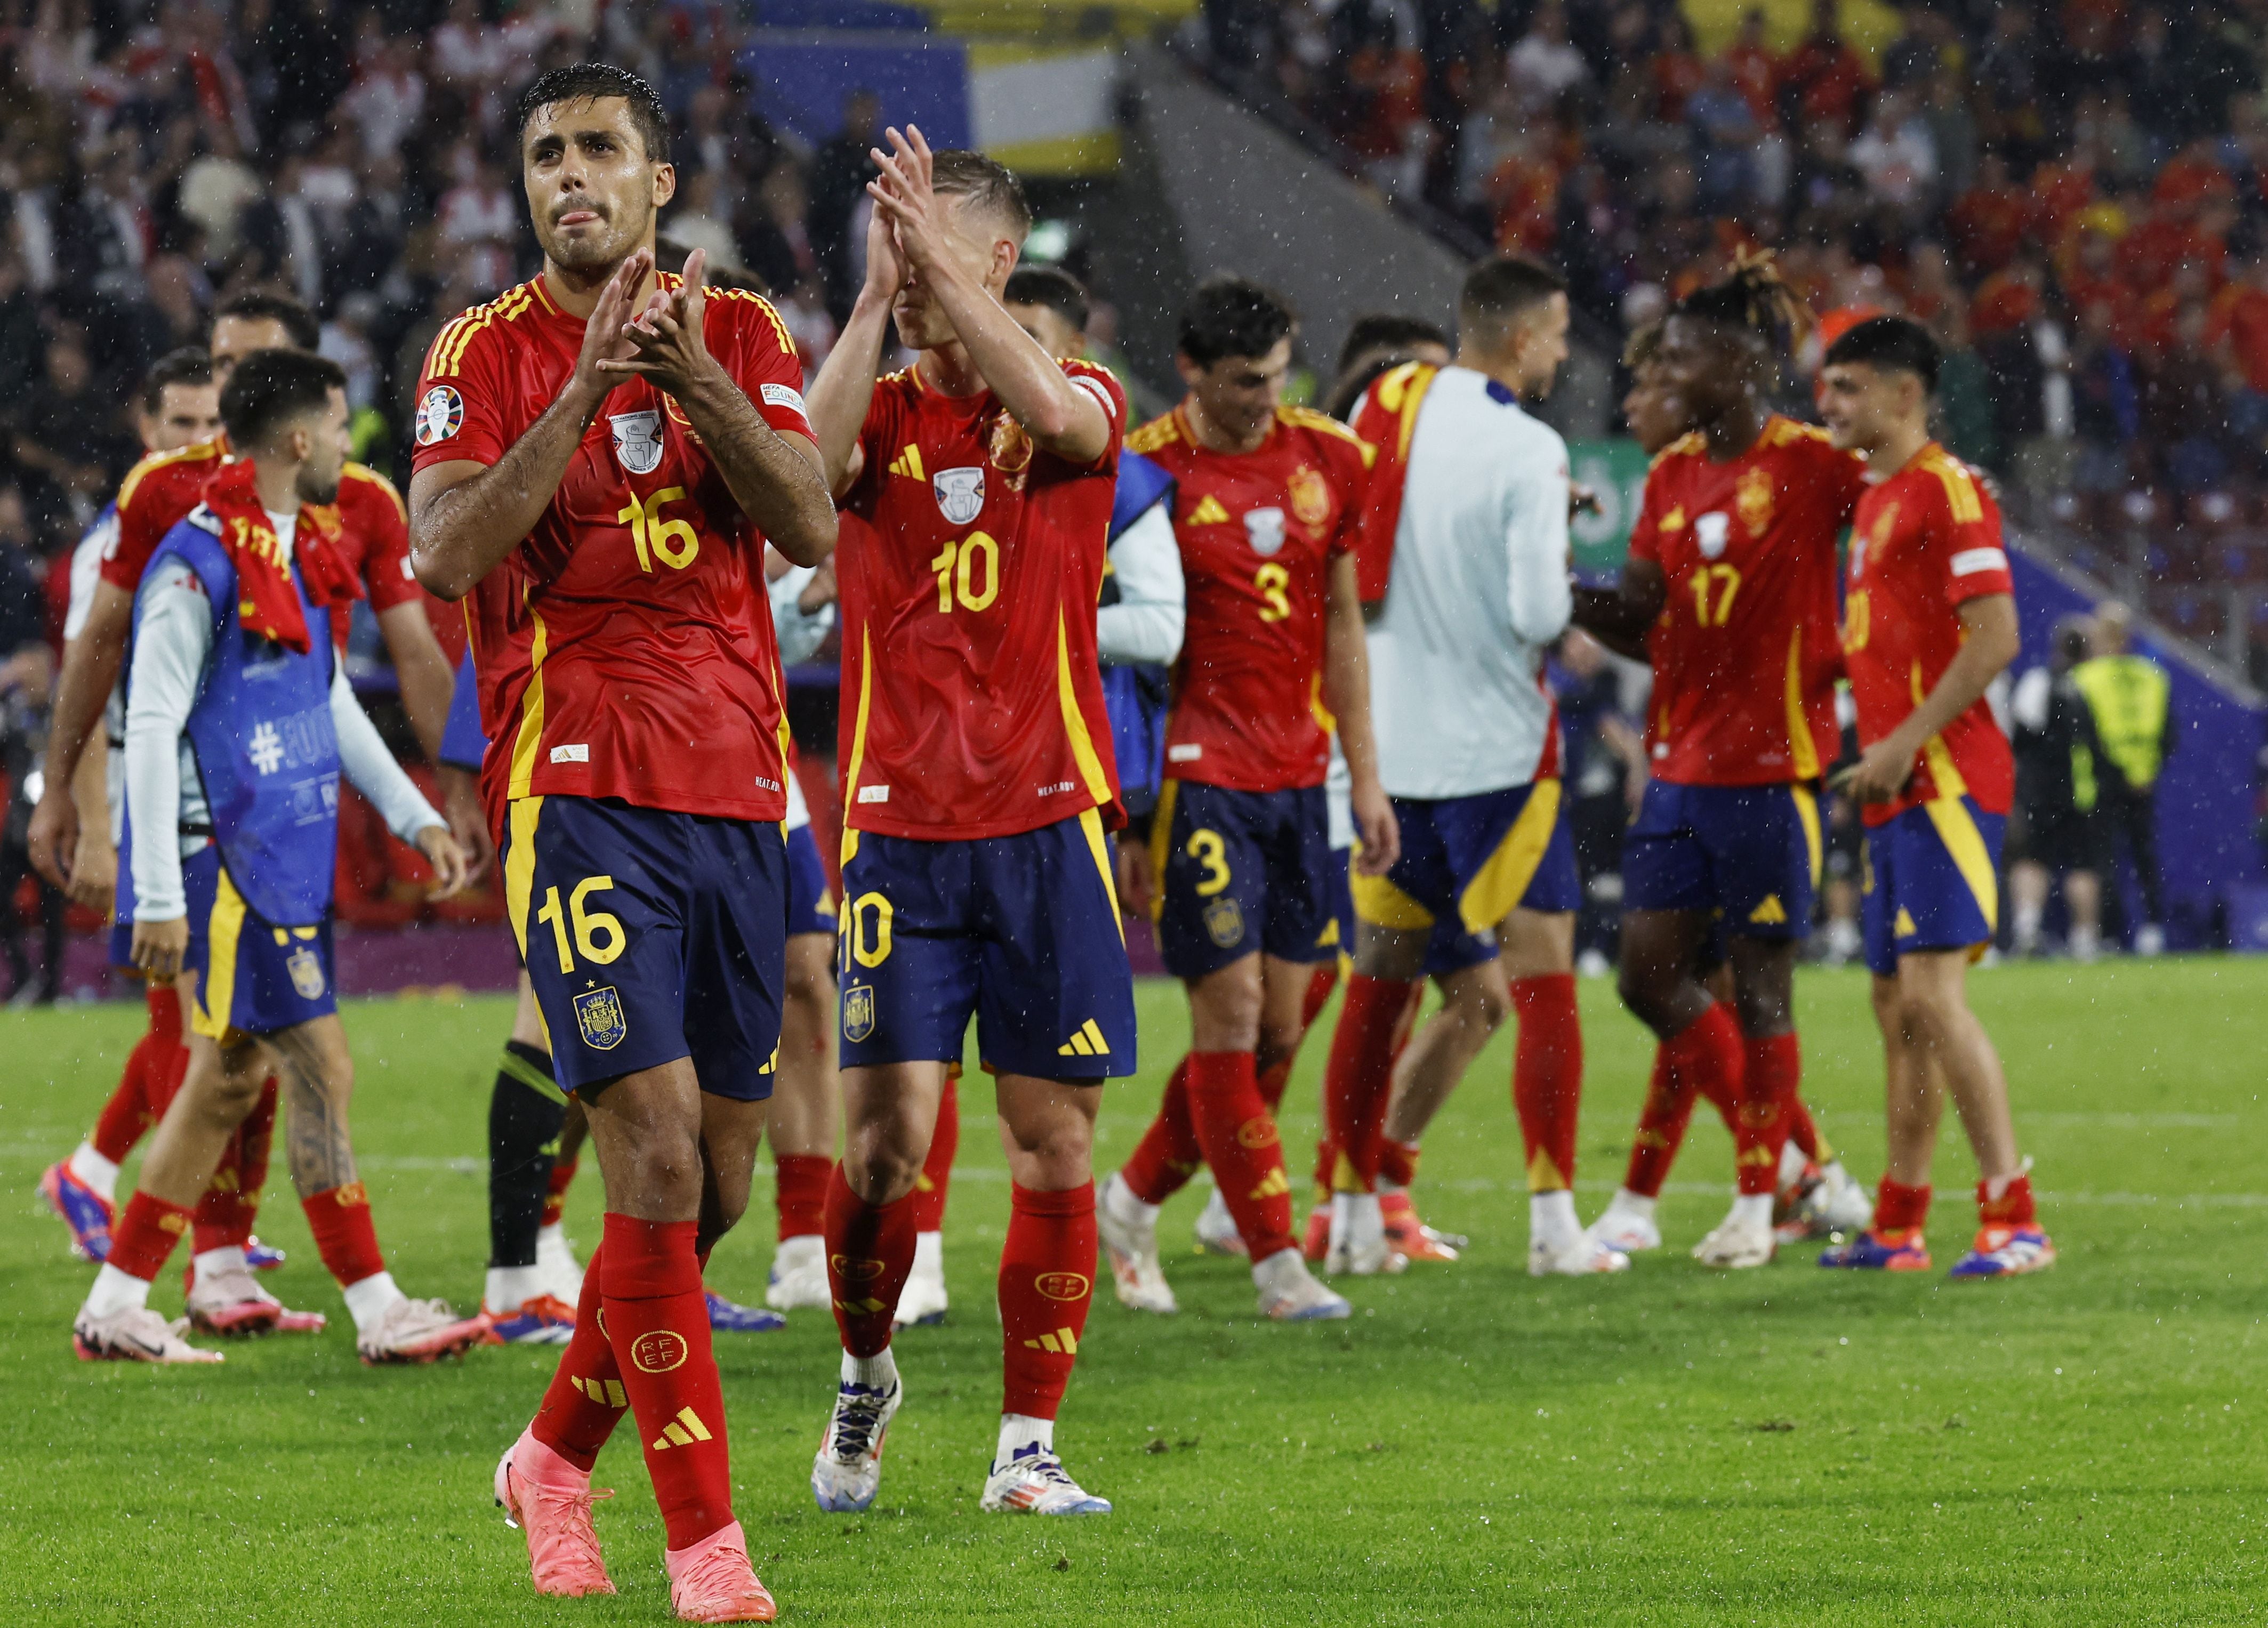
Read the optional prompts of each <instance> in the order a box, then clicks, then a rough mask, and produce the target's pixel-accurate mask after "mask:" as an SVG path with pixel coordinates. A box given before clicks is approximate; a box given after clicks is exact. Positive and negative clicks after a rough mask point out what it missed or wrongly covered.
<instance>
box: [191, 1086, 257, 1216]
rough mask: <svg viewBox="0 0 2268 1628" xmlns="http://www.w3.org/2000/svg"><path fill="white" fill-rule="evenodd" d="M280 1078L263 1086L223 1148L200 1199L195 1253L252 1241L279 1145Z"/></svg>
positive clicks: (198, 1200) (198, 1202)
mask: <svg viewBox="0 0 2268 1628" xmlns="http://www.w3.org/2000/svg"><path fill="white" fill-rule="evenodd" d="M275 1145H276V1077H275V1076H274V1075H273V1074H270V1075H269V1077H268V1078H267V1079H266V1080H265V1081H263V1082H262V1083H261V1087H260V1100H259V1101H257V1102H254V1104H253V1105H252V1112H251V1113H250V1114H248V1115H247V1116H245V1120H244V1123H242V1124H240V1125H239V1126H237V1128H236V1133H235V1134H234V1135H233V1136H232V1137H230V1138H228V1143H227V1145H225V1147H223V1148H222V1149H221V1155H220V1166H219V1168H217V1169H216V1170H215V1171H214V1172H213V1178H212V1180H211V1181H210V1182H207V1183H206V1185H205V1190H204V1192H203V1196H201V1197H199V1198H198V1199H197V1225H196V1251H197V1253H198V1254H199V1255H204V1254H207V1253H209V1252H210V1251H211V1250H214V1249H227V1248H229V1247H230V1246H232V1245H234V1246H235V1247H237V1248H239V1249H241V1248H242V1247H243V1246H244V1245H245V1244H246V1243H247V1242H248V1241H250V1240H251V1237H252V1224H253V1221H254V1219H255V1218H256V1217H257V1216H258V1215H259V1213H260V1190H261V1188H263V1187H265V1186H266V1185H267V1184H268V1154H269V1150H270V1149H271V1148H273V1147H274V1146H275Z"/></svg>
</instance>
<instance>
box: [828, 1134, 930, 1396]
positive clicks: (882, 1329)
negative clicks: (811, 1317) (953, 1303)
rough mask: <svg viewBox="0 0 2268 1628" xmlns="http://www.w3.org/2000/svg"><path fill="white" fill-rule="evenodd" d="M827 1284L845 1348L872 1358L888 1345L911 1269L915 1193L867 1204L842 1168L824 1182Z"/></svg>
mask: <svg viewBox="0 0 2268 1628" xmlns="http://www.w3.org/2000/svg"><path fill="white" fill-rule="evenodd" d="M826 1233H827V1286H828V1289H829V1290H830V1291H831V1292H832V1293H833V1294H834V1297H835V1326H836V1328H837V1329H839V1330H842V1333H843V1350H845V1351H847V1352H850V1353H851V1355H852V1356H854V1357H872V1356H875V1355H877V1354H878V1353H880V1352H884V1351H887V1350H888V1349H889V1345H890V1314H891V1313H892V1312H894V1311H895V1310H897V1308H898V1293H899V1291H901V1290H902V1289H903V1288H904V1287H905V1286H906V1274H907V1273H909V1272H910V1271H913V1269H914V1195H913V1194H911V1193H908V1194H907V1195H906V1196H905V1197H902V1198H901V1199H899V1200H897V1202H895V1204H868V1203H867V1202H866V1201H865V1199H863V1198H861V1197H858V1194H856V1193H854V1192H852V1191H851V1183H850V1182H847V1181H845V1180H844V1179H843V1167H842V1166H841V1165H837V1166H836V1167H835V1172H834V1174H833V1175H831V1176H830V1177H829V1178H828V1183H827V1216H826Z"/></svg>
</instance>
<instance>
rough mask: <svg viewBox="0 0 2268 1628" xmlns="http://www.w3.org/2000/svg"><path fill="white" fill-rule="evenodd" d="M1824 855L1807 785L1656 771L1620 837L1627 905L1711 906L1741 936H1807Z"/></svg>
mask: <svg viewBox="0 0 2268 1628" xmlns="http://www.w3.org/2000/svg"><path fill="white" fill-rule="evenodd" d="M1819 860H1820V849H1819V802H1818V799H1816V798H1815V797H1814V796H1813V795H1812V792H1811V788H1810V787H1808V786H1803V785H1671V784H1670V783H1669V782H1668V781H1666V780H1649V781H1647V782H1646V800H1645V801H1644V802H1643V803H1641V804H1639V806H1638V818H1637V820H1635V821H1632V822H1631V828H1630V829H1629V831H1628V832H1627V833H1625V834H1624V837H1623V908H1624V910H1709V911H1714V912H1717V913H1719V917H1720V918H1721V919H1722V921H1723V922H1724V924H1725V931H1726V932H1727V933H1730V934H1731V935H1733V936H1734V937H1735V938H1749V939H1800V938H1804V937H1806V936H1808V934H1809V933H1810V932H1811V906H1812V899H1813V897H1814V895H1815V894H1816V892H1817V890H1818V888H1819Z"/></svg>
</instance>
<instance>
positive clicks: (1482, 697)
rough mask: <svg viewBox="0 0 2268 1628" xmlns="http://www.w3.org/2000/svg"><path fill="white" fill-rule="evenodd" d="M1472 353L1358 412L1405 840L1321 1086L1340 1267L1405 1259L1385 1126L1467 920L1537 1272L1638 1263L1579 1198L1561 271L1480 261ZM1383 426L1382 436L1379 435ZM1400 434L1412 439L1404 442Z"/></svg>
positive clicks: (1467, 981)
mask: <svg viewBox="0 0 2268 1628" xmlns="http://www.w3.org/2000/svg"><path fill="white" fill-rule="evenodd" d="M1458 324H1459V329H1460V333H1459V342H1460V343H1459V348H1458V353H1457V361H1456V362H1455V363H1454V365H1451V366H1448V367H1446V368H1442V369H1440V371H1439V372H1434V371H1432V370H1430V369H1425V368H1412V369H1410V370H1407V371H1404V370H1402V369H1396V370H1395V371H1394V372H1389V373H1388V374H1387V375H1385V376H1384V377H1383V378H1382V379H1380V380H1379V382H1378V384H1377V385H1376V386H1374V387H1373V392H1372V397H1371V399H1370V401H1366V404H1365V406H1364V407H1363V408H1361V409H1359V410H1358V412H1357V414H1356V422H1357V425H1358V427H1360V426H1361V425H1362V424H1365V423H1366V422H1368V417H1367V416H1369V415H1371V414H1372V413H1373V406H1374V407H1375V409H1376V412H1377V414H1378V415H1379V416H1388V415H1390V416H1392V417H1393V419H1394V420H1395V422H1394V423H1393V424H1392V425H1391V426H1390V432H1389V431H1388V430H1381V435H1382V436H1384V437H1385V439H1383V440H1377V441H1373V445H1375V446H1379V447H1380V450H1381V460H1380V464H1379V469H1378V471H1377V472H1376V473H1374V474H1373V481H1372V496H1371V504H1370V509H1369V512H1368V514H1367V516H1366V521H1365V525H1366V535H1365V539H1364V549H1365V558H1364V559H1363V561H1362V562H1361V563H1360V565H1359V577H1360V578H1362V581H1361V585H1360V586H1361V591H1362V592H1363V593H1366V595H1374V594H1377V593H1381V592H1382V593H1383V595H1384V600H1385V604H1384V607H1383V608H1382V610H1381V612H1380V614H1379V615H1378V617H1377V619H1376V622H1375V623H1374V625H1373V630H1372V634H1371V641H1370V649H1371V659H1372V677H1373V689H1372V704H1373V714H1374V717H1375V718H1376V720H1377V726H1378V735H1379V776H1380V778H1381V781H1382V782H1383V783H1384V785H1385V789H1386V791H1387V792H1388V793H1389V794H1390V795H1391V796H1392V798H1393V799H1394V813H1395V819H1396V821H1397V822H1398V824H1399V827H1400V835H1401V855H1400V857H1399V858H1398V859H1397V860H1396V861H1395V865H1394V866H1393V867H1392V868H1391V869H1389V870H1388V872H1387V873H1385V874H1384V875H1381V876H1372V875H1366V874H1365V873H1363V872H1362V870H1361V869H1360V868H1359V867H1358V869H1357V870H1356V873H1355V874H1354V877H1353V879H1352V891H1353V895H1354V915H1355V921H1356V929H1355V950H1354V973H1353V976H1351V978H1350V979H1349V980H1348V983H1347V994H1346V1003H1345V1006H1344V1007H1343V1008H1342V1010H1341V1012H1340V1014H1339V1024H1338V1029H1337V1033H1336V1034H1334V1035H1333V1036H1332V1039H1331V1056H1330V1064H1329V1069H1328V1071H1327V1073H1326V1076H1325V1080H1324V1105H1325V1109H1326V1114H1327V1117H1328V1121H1329V1126H1330V1131H1331V1135H1332V1137H1333V1138H1334V1140H1335V1141H1336V1142H1337V1145H1338V1147H1339V1149H1340V1150H1341V1152H1340V1158H1339V1164H1338V1168H1337V1172H1336V1173H1335V1179H1334V1182H1333V1186H1334V1188H1335V1189H1336V1191H1335V1192H1334V1194H1333V1197H1332V1204H1331V1229H1330V1240H1329V1256H1328V1258H1327V1261H1326V1265H1327V1267H1329V1268H1330V1269H1333V1270H1337V1271H1352V1272H1356V1273H1365V1272H1375V1271H1386V1270H1398V1269H1399V1267H1400V1265H1401V1264H1403V1263H1404V1262H1403V1256H1400V1255H1399V1254H1397V1253H1396V1252H1395V1251H1394V1250H1393V1249H1391V1248H1390V1246H1389V1245H1388V1242H1387V1241H1386V1237H1385V1233H1384V1223H1383V1219H1382V1218H1381V1212H1380V1205H1379V1200H1378V1196H1377V1192H1376V1182H1377V1175H1378V1167H1377V1158H1378V1154H1377V1151H1376V1146H1377V1138H1376V1137H1375V1136H1374V1135H1373V1134H1372V1133H1371V1132H1370V1131H1369V1129H1368V1128H1369V1127H1370V1126H1371V1125H1373V1124H1374V1123H1376V1116H1377V1115H1378V1114H1379V1113H1380V1112H1381V1109H1380V1104H1381V1102H1382V1101H1383V1100H1384V1099H1385V1096H1386V1094H1387V1092H1388V1087H1389V1084H1390V1078H1391V1067H1392V1060H1393V1055H1394V1045H1395V1035H1396V1032H1397V1030H1398V1029H1399V1028H1401V1026H1402V1022H1403V1013H1404V1011H1405V1010H1406V1008H1407V1007H1408V1006H1409V1002H1410V993H1411V991H1413V990H1414V989H1415V988H1416V987H1417V985H1418V982H1419V981H1420V979H1421V978H1422V977H1423V976H1424V974H1425V959H1426V954H1427V949H1428V943H1429V940H1430V939H1432V935H1433V934H1434V932H1435V931H1436V929H1437V928H1438V927H1440V925H1441V924H1445V923H1447V924H1454V926H1455V927H1456V928H1457V929H1458V930H1459V931H1462V932H1467V933H1470V934H1472V935H1474V937H1475V939H1476V940H1477V941H1479V942H1482V943H1484V944H1488V943H1492V946H1493V947H1494V949H1495V952H1496V953H1495V954H1493V955H1491V956H1490V957H1488V959H1486V960H1485V961H1481V962H1480V963H1478V964H1476V965H1473V966H1469V967H1465V968H1462V969H1460V970H1458V971H1456V972H1454V973H1453V974H1451V975H1450V976H1448V977H1447V978H1446V979H1444V980H1443V985H1444V988H1445V990H1446V991H1447V992H1448V998H1450V999H1452V1000H1467V1001H1469V1002H1470V1003H1471V1005H1472V1006H1473V1008H1474V1010H1475V1011H1476V1013H1478V1014H1479V1016H1480V1017H1481V1019H1482V1020H1487V1019H1489V1018H1491V1017H1493V1018H1494V1019H1495V1020H1498V1021H1500V1020H1501V1019H1502V1016H1503V1014H1504V1013H1505V1012H1506V1011H1508V1010H1517V1011H1518V1013H1519V1014H1520V1045H1519V1050H1518V1053H1517V1059H1516V1062H1515V1064H1514V1068H1513V1100H1514V1101H1515V1103H1516V1104H1517V1106H1518V1108H1519V1110H1520V1117H1521V1135H1522V1138H1523V1140H1524V1141H1525V1142H1526V1143H1527V1160H1528V1185H1529V1190H1530V1199H1529V1206H1528V1214H1529V1246H1528V1270H1529V1271H1532V1272H1535V1273H1538V1274H1542V1273H1546V1272H1568V1273H1577V1272H1592V1271H1617V1270H1620V1269H1621V1268H1622V1267H1623V1266H1624V1265H1625V1264H1627V1263H1626V1262H1625V1260H1624V1257H1622V1256H1618V1255H1616V1253H1615V1252H1614V1251H1613V1250H1611V1249H1606V1248H1604V1247H1603V1246H1601V1245H1596V1244H1594V1243H1593V1242H1592V1241H1590V1240H1589V1239H1587V1237H1586V1236H1585V1235H1584V1234H1583V1230H1582V1226H1581V1223H1580V1222H1579V1221H1578V1220H1577V1219H1575V1204H1574V1196H1573V1194H1572V1191H1571V1190H1570V1189H1571V1188H1572V1185H1573V1177H1574V1163H1575V1123H1576V1113H1577V1109H1578V1104H1579V1101H1580V1095H1581V1089H1582V1066H1583V1064H1582V1057H1583V1050H1582V1047H1583V1042H1582V1031H1581V1028H1580V1023H1579V1021H1578V1019H1577V1017H1576V1012H1575V976H1574V934H1575V909H1576V906H1577V904H1578V903H1579V902H1580V890H1579V886H1578V883H1577V880H1576V876H1575V856H1574V845H1573V843H1572V839H1571V838H1570V836H1569V835H1568V831H1567V827H1566V822H1565V820H1564V819H1563V818H1562V816H1561V810H1560V806H1559V804H1560V799H1559V780H1558V771H1559V738H1558V736H1559V732H1558V721H1557V717H1556V716H1555V714H1554V712H1553V710H1552V706H1551V701H1550V696H1548V695H1547V694H1546V693H1545V691H1544V689H1543V652H1544V650H1545V648H1546V647H1547V646H1549V645H1550V644H1551V642H1552V641H1553V640H1555V639H1557V637H1559V635H1560V633H1561V632H1562V631H1563V630H1565V627H1566V625H1567V613H1568V606H1569V598H1568V593H1569V590H1568V583H1567V558H1568V541H1567V503H1568V495H1569V483H1568V472H1567V449H1566V446H1565V444H1564V443H1563V442H1562V441H1561V440H1560V438H1559V437H1558V436H1557V433H1555V432H1554V431H1551V430H1550V428H1548V427H1547V426H1545V425H1544V424H1541V423H1540V422H1538V421H1537V420H1535V418H1532V417H1530V416H1528V414H1527V413H1526V412H1525V411H1523V410H1522V409H1521V406H1520V397H1521V394H1523V393H1529V394H1534V393H1540V392H1543V391H1544V390H1548V389H1549V388H1550V385H1551V382H1552V380H1553V379H1554V378H1555V377H1556V376H1557V372H1558V368H1559V364H1560V363H1561V362H1562V361H1564V360H1565V358H1566V355H1567V297H1566V292H1565V284H1564V283H1563V282H1562V280H1561V279H1560V277H1559V276H1558V275H1557V273H1556V272H1553V271H1551V270H1550V269H1546V268H1544V267H1543V266H1540V265H1537V264H1535V262H1531V261H1527V260H1521V259H1517V258H1513V257H1499V258H1496V259H1493V260H1489V261H1486V262H1483V263H1482V264H1480V265H1479V266H1477V267H1476V268H1475V269H1473V271H1472V272H1471V274H1470V275H1469V276H1467V278H1466V279H1465V284H1464V288H1463V291H1462V295H1461V297H1460V299H1459V302H1458ZM1365 438H1366V439H1370V438H1369V437H1367V436H1366V437H1365ZM1388 448H1391V449H1392V451H1391V452H1389V451H1388Z"/></svg>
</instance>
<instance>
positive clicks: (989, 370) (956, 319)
mask: <svg viewBox="0 0 2268 1628" xmlns="http://www.w3.org/2000/svg"><path fill="white" fill-rule="evenodd" d="M889 143H890V148H891V151H890V154H889V156H887V157H881V156H878V157H877V158H876V160H875V161H876V163H877V164H878V165H879V166H880V169H881V172H882V173H881V177H880V180H873V181H869V182H867V184H866V190H867V192H868V193H870V194H871V195H873V199H874V211H875V213H876V214H877V215H878V216H881V215H887V217H889V220H890V223H891V225H894V226H895V227H896V228H897V234H898V244H899V247H901V248H902V249H903V250H904V252H905V256H906V259H907V261H908V262H909V263H910V264H911V265H912V267H913V269H914V273H915V275H916V276H919V277H920V278H921V280H922V282H923V283H924V284H925V285H926V286H927V287H928V289H929V291H930V292H931V293H932V294H934V295H935V296H936V297H937V303H938V304H939V306H942V307H943V308H944V311H945V314H946V318H947V319H948V320H950V321H951V322H952V323H953V333H954V337H955V338H956V339H958V340H960V341H961V343H962V344H963V345H964V346H966V347H967V348H968V357H969V360H971V361H972V362H974V363H975V364H976V371H977V372H979V373H981V374H983V377H984V382H985V383H986V384H987V385H989V386H990V387H991V390H992V394H995V395H997V396H998V397H999V398H1000V402H1001V405H1002V406H1004V407H1005V408H1006V409H1008V414H1009V416H1011V417H1012V418H1013V419H1014V420H1015V421H1016V422H1017V423H1018V424H1021V425H1023V426H1024V430H1025V432H1026V433H1027V434H1028V435H1029V436H1030V437H1031V438H1032V439H1033V440H1034V441H1035V442H1036V443H1038V444H1039V445H1040V446H1042V447H1044V448H1045V449H1046V450H1047V451H1049V452H1050V453H1054V454H1055V455H1056V456H1057V457H1058V458H1060V459H1062V460H1064V461H1065V462H1066V463H1070V464H1074V465H1078V466H1081V467H1084V466H1086V465H1088V464H1092V463H1094V462H1095V461H1096V460H1099V459H1101V457H1102V455H1103V454H1104V453H1108V451H1109V450H1110V438H1111V437H1112V435H1113V434H1115V433H1116V426H1115V425H1114V424H1113V423H1112V420H1111V414H1110V412H1109V410H1108V409H1106V408H1105V407H1104V406H1103V405H1102V402H1101V401H1100V400H1099V399H1098V398H1097V397H1096V396H1095V395H1094V394H1092V393H1091V392H1089V391H1087V390H1086V389H1085V388H1082V387H1080V386H1079V385H1077V384H1075V383H1073V382H1072V380H1071V379H1070V378H1069V377H1068V376H1067V375H1066V374H1065V373H1064V371H1063V368H1062V365H1060V364H1058V363H1057V361H1056V359H1055V357H1051V356H1049V354H1048V353H1047V351H1046V350H1044V349H1042V346H1041V345H1040V343H1039V341H1037V340H1035V339H1034V338H1033V337H1032V336H1031V335H1029V334H1027V333H1026V332H1025V331H1024V330H1023V329H1022V328H1019V327H1017V326H1016V320H1015V319H1014V318H1013V317H1012V316H1010V315H1009V314H1008V312H1007V308H1006V307H1005V306H1002V305H1001V304H1000V302H999V301H998V300H997V299H995V298H992V295H991V293H990V291H988V290H987V289H986V288H985V286H984V284H983V281H982V280H981V279H980V278H978V277H976V276H972V275H971V274H970V272H969V270H968V268H967V267H966V266H964V265H962V264H961V261H960V259H959V258H958V257H957V256H956V255H954V253H953V249H952V246H951V243H950V241H949V239H948V238H947V236H946V230H945V219H944V211H943V209H942V208H941V206H940V205H939V203H938V201H937V194H936V193H935V192H934V191H932V189H931V186H930V151H929V144H928V143H927V142H925V141H924V140H923V139H922V133H921V131H920V130H918V129H916V128H914V127H913V126H911V125H909V126H907V127H906V130H905V133H904V134H903V135H901V134H900V133H899V132H898V131H896V130H895V129H894V130H891V131H890V132H889Z"/></svg>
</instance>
